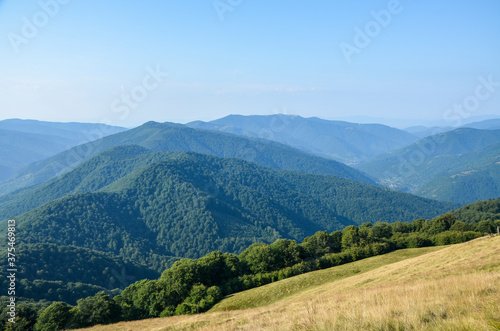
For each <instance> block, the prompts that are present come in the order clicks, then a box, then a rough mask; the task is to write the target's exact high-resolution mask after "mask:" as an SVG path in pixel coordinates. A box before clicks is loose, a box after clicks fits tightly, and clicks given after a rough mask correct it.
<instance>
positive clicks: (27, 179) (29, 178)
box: [0, 122, 373, 194]
mask: <svg viewBox="0 0 500 331" xmlns="http://www.w3.org/2000/svg"><path fill="white" fill-rule="evenodd" d="M121 145H139V146H141V147H144V148H147V149H149V150H151V151H155V152H158V151H191V152H196V153H203V154H209V155H214V156H219V157H232V158H240V159H243V160H247V161H250V162H255V163H258V164H261V165H264V166H267V167H270V168H274V169H285V170H297V171H302V172H309V173H315V174H323V175H332V176H338V177H342V178H348V179H352V180H356V181H360V182H365V183H373V181H372V180H371V179H369V178H368V177H367V176H365V175H363V174H362V173H360V172H359V171H357V170H355V169H353V168H350V167H348V166H346V165H344V164H342V163H339V162H336V161H333V160H327V159H323V158H320V157H317V156H313V155H310V154H308V153H305V152H302V151H299V150H297V149H294V148H292V147H289V146H285V145H282V144H278V143H275V142H271V141H267V140H262V139H251V138H245V137H239V136H234V135H230V134H225V133H220V132H213V131H205V130H195V129H191V128H188V127H185V126H183V125H178V124H170V123H163V124H161V123H156V122H148V123H146V124H144V125H142V126H140V127H138V128H135V129H132V130H128V131H126V132H120V133H117V134H113V135H111V136H107V137H105V138H102V139H98V140H96V141H92V142H90V143H86V144H84V145H79V146H76V147H74V148H72V149H70V150H68V151H65V152H62V153H60V154H58V155H55V156H53V157H51V158H48V159H46V160H43V161H40V162H36V163H33V164H31V165H30V166H28V167H26V168H24V169H23V170H22V171H20V172H18V173H17V174H16V175H15V176H13V177H12V178H11V179H10V180H8V181H6V182H5V183H2V184H0V194H2V193H3V194H6V193H9V192H13V191H15V190H18V189H22V188H26V187H29V186H33V185H36V184H40V183H43V182H45V181H47V180H50V179H52V178H54V177H55V176H60V175H61V174H64V173H66V172H68V171H69V170H71V169H73V168H75V167H76V166H78V165H79V164H81V163H83V162H85V161H86V160H88V159H90V158H91V157H93V156H96V155H98V154H100V153H102V152H103V151H105V150H107V149H110V148H112V147H117V146H121Z"/></svg>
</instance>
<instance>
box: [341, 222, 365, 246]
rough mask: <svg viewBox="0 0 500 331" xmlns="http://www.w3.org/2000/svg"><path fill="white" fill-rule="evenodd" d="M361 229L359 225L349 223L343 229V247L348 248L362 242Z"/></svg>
mask: <svg viewBox="0 0 500 331" xmlns="http://www.w3.org/2000/svg"><path fill="white" fill-rule="evenodd" d="M360 239H361V238H360V236H359V229H358V227H357V226H354V225H349V226H347V227H345V228H344V230H342V249H343V250H345V249H348V248H351V247H353V246H356V245H358V244H359V243H360Z"/></svg>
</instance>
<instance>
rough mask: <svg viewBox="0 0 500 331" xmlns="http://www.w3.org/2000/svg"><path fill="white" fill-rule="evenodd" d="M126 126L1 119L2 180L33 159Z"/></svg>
mask: <svg viewBox="0 0 500 331" xmlns="http://www.w3.org/2000/svg"><path fill="white" fill-rule="evenodd" d="M125 130H126V129H125V128H121V127H116V126H109V125H104V124H86V123H54V122H41V121H34V120H20V119H10V120H4V121H0V155H1V158H0V183H1V182H3V181H5V180H6V179H7V178H9V177H10V176H12V175H13V174H14V173H15V172H17V171H19V170H21V169H22V168H24V167H26V166H27V165H29V164H30V163H33V162H36V161H40V160H43V159H46V158H48V157H50V156H53V155H56V154H57V153H60V152H62V151H65V150H67V149H69V148H71V147H74V146H76V145H79V144H82V143H84V142H89V141H92V140H95V139H99V138H102V137H104V136H107V135H110V134H114V133H117V132H121V131H125Z"/></svg>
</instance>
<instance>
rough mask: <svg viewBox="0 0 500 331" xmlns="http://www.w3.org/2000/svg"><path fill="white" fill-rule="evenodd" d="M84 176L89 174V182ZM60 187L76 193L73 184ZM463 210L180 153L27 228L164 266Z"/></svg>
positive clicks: (63, 203)
mask: <svg viewBox="0 0 500 331" xmlns="http://www.w3.org/2000/svg"><path fill="white" fill-rule="evenodd" d="M130 148H131V149H135V147H130ZM157 155H158V154H153V155H150V154H146V155H145V157H146V158H153V159H154V158H155V157H156V156H157ZM132 160H133V161H134V162H135V161H136V160H137V159H134V158H132ZM84 168H85V169H75V171H74V172H72V173H69V174H68V177H70V178H71V176H73V175H75V176H76V177H77V178H79V179H80V183H83V184H81V185H88V184H86V183H89V182H90V183H94V182H93V181H92V180H90V181H89V182H87V179H88V178H95V173H94V172H93V171H94V169H95V168H88V167H84ZM98 168H99V167H98ZM125 168H127V167H125ZM99 169H101V168H99ZM105 169H106V170H107V169H109V168H107V167H106V168H105ZM116 169H117V172H119V173H120V169H121V168H120V167H116ZM84 170H89V172H88V173H89V174H90V176H89V177H82V176H80V174H81V173H84V172H85V171H84ZM97 175H98V176H102V175H103V172H102V171H100V170H98V171H97ZM102 177H106V178H108V179H112V178H114V176H113V175H112V174H110V175H109V176H102ZM118 177H119V176H118ZM65 179H66V177H63V178H61V180H63V182H64V183H66V181H65ZM110 181H111V180H110ZM69 182H71V181H69ZM106 183H108V181H107V180H106ZM56 184H57V183H56ZM52 187H54V188H55V190H58V189H60V190H63V191H64V190H65V189H68V190H71V189H72V186H71V185H70V183H68V185H64V184H63V185H54V186H52ZM96 187H99V186H98V185H97V184H96ZM50 192H51V191H50V190H48V193H50ZM454 206H455V205H453V204H449V203H441V202H436V201H432V200H427V199H423V198H418V197H415V196H412V195H409V194H405V193H400V192H396V191H391V190H388V189H385V188H380V187H376V186H372V185H368V184H362V183H357V182H353V181H349V180H346V179H342V178H336V177H332V176H321V175H310V174H303V173H298V172H290V171H280V170H273V169H269V168H264V167H262V166H258V165H256V164H253V163H249V162H246V161H242V160H238V159H220V158H217V157H213V156H207V155H200V154H194V153H186V152H180V153H175V154H172V155H170V156H169V158H168V159H167V160H164V161H160V162H156V163H153V164H151V165H147V166H145V167H142V168H140V169H138V170H135V171H132V172H131V173H129V174H127V175H125V176H123V177H122V178H120V179H118V180H116V181H114V182H112V183H111V184H109V185H107V186H105V187H103V188H102V189H101V190H100V191H98V192H94V193H81V194H73V195H68V196H65V197H63V198H61V199H57V200H54V201H52V202H49V203H47V204H44V205H42V206H40V207H38V208H36V209H34V210H32V211H30V212H28V213H25V214H24V215H22V216H20V217H18V231H19V237H20V238H23V241H24V242H25V243H33V244H35V243H52V244H57V245H64V246H67V245H73V246H78V247H85V248H88V249H93V250H98V251H102V252H108V253H111V254H114V255H116V256H120V257H122V258H126V259H131V260H132V261H136V262H138V263H147V264H148V265H150V266H152V267H153V268H154V269H156V270H162V269H164V268H165V267H167V265H165V263H162V262H161V261H166V259H165V257H190V258H196V257H200V256H202V255H204V254H207V253H208V252H210V251H214V250H221V251H225V252H231V253H239V252H241V251H242V250H243V249H244V248H245V247H247V246H248V245H250V244H251V243H253V242H256V241H263V242H267V243H270V242H273V241H274V240H276V239H278V238H290V239H295V240H302V239H303V238H304V237H306V236H309V235H312V234H313V233H315V232H316V231H319V230H328V231H334V230H339V229H342V228H343V227H345V226H347V225H354V224H361V223H363V222H366V221H370V222H377V221H386V222H395V221H399V220H400V221H410V220H412V219H415V218H417V217H419V216H423V217H428V218H429V217H433V216H435V215H438V214H440V213H442V212H444V211H446V210H450V209H452V208H453V207H454Z"/></svg>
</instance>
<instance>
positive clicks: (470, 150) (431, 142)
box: [358, 128, 500, 204]
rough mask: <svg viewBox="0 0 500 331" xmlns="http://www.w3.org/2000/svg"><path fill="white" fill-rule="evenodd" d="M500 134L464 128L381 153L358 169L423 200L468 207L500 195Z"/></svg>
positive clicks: (496, 131)
mask: <svg viewBox="0 0 500 331" xmlns="http://www.w3.org/2000/svg"><path fill="white" fill-rule="evenodd" d="M499 159H500V130H478V129H470V128H461V129H456V130H454V131H450V132H445V133H440V134H438V135H434V136H430V137H427V138H424V139H422V140H420V141H418V142H416V143H415V144H412V145H409V146H407V147H405V148H402V149H399V150H396V151H393V152H390V153H388V154H385V155H380V156H377V157H375V158H373V159H372V160H370V161H368V162H366V163H364V164H361V165H359V166H358V168H359V169H360V170H362V171H365V172H366V173H368V174H370V175H371V176H373V177H375V178H378V179H379V181H380V183H383V184H384V185H387V186H391V187H394V188H397V189H399V190H404V191H409V192H412V193H415V194H418V195H420V196H425V197H429V198H434V199H438V200H443V201H455V202H459V203H462V204H463V203H470V202H474V201H476V200H479V199H490V198H495V197H498V196H499V195H500V163H499V161H500V160H499Z"/></svg>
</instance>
